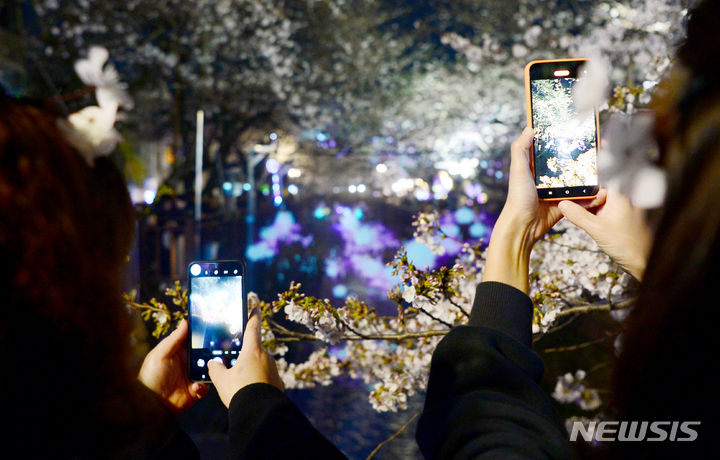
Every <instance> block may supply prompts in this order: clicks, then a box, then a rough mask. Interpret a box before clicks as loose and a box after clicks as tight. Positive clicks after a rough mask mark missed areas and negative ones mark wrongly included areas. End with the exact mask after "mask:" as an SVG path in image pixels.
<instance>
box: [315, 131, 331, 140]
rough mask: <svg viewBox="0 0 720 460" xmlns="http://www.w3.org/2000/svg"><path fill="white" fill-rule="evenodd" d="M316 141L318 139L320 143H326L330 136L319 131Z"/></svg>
mask: <svg viewBox="0 0 720 460" xmlns="http://www.w3.org/2000/svg"><path fill="white" fill-rule="evenodd" d="M315 139H317V141H318V142H326V141H327V140H328V139H330V136H329V135H327V134H325V133H323V132H322V131H319V132H318V133H317V134H315Z"/></svg>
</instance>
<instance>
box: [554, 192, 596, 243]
mask: <svg viewBox="0 0 720 460" xmlns="http://www.w3.org/2000/svg"><path fill="white" fill-rule="evenodd" d="M558 209H559V210H560V212H562V214H563V216H565V217H566V218H567V219H568V220H569V221H570V222H572V223H573V224H575V225H577V226H578V227H580V228H582V229H583V230H585V231H586V232H588V233H589V234H590V235H594V234H595V232H596V231H597V229H598V226H599V225H601V224H600V222H599V218H598V217H597V216H596V215H595V214H593V213H591V212H590V211H588V210H587V209H585V208H584V207H582V206H580V205H579V204H577V203H575V202H572V201H568V200H565V201H561V202H560V203H558Z"/></svg>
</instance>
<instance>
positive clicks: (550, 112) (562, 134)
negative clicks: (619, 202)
mask: <svg viewBox="0 0 720 460" xmlns="http://www.w3.org/2000/svg"><path fill="white" fill-rule="evenodd" d="M581 63H582V61H579V62H578V61H573V62H570V63H568V62H564V63H545V64H543V63H539V64H535V65H534V66H533V67H531V70H530V91H531V104H532V125H533V130H534V132H535V137H534V141H533V155H534V157H533V162H534V169H535V185H536V187H537V189H538V195H539V197H540V198H548V199H553V198H557V199H561V198H566V197H582V196H594V195H595V194H596V193H597V190H598V172H597V147H598V133H597V114H596V111H595V110H590V111H587V112H585V113H579V112H578V111H577V110H576V109H575V103H574V102H573V87H574V85H575V84H576V83H577V82H578V81H579V80H578V78H583V77H582V75H579V76H578V71H579V69H580V66H581Z"/></svg>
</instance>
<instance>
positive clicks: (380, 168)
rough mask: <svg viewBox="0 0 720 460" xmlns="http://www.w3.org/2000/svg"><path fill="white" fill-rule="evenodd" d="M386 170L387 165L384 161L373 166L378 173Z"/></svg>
mask: <svg viewBox="0 0 720 460" xmlns="http://www.w3.org/2000/svg"><path fill="white" fill-rule="evenodd" d="M387 170H388V168H387V165H385V163H378V165H377V166H375V171H377V172H379V173H380V174H383V173H385V172H387Z"/></svg>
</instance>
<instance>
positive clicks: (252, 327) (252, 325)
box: [243, 307, 262, 349]
mask: <svg viewBox="0 0 720 460" xmlns="http://www.w3.org/2000/svg"><path fill="white" fill-rule="evenodd" d="M246 345H250V346H253V347H256V348H257V349H261V348H262V334H261V333H260V307H255V308H253V310H252V312H251V313H250V318H248V322H247V326H246V327H245V332H244V333H243V347H244V346H246Z"/></svg>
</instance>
